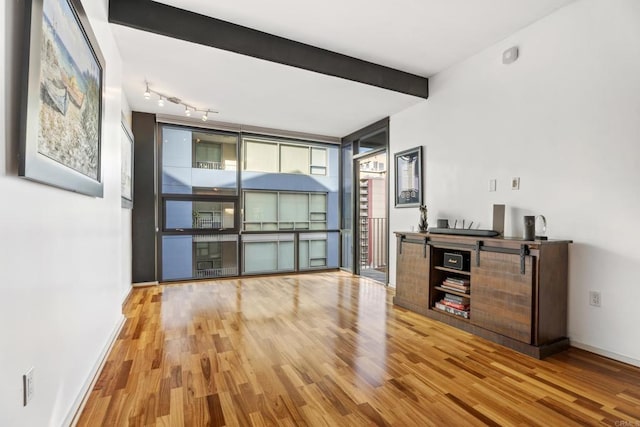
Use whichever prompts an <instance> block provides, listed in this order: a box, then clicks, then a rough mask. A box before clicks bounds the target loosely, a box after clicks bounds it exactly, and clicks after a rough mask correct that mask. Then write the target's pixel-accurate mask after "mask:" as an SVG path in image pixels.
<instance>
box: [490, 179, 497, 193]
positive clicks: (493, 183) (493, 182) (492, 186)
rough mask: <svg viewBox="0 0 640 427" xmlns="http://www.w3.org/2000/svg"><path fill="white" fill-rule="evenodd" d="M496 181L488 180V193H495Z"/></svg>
mask: <svg viewBox="0 0 640 427" xmlns="http://www.w3.org/2000/svg"><path fill="white" fill-rule="evenodd" d="M496 186H497V181H496V180H495V179H490V180H489V191H496Z"/></svg>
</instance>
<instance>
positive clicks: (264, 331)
mask: <svg viewBox="0 0 640 427" xmlns="http://www.w3.org/2000/svg"><path fill="white" fill-rule="evenodd" d="M391 296H392V291H391V290H388V289H386V288H385V287H383V286H381V285H379V284H377V283H376V282H373V281H370V280H368V279H361V278H354V277H352V276H351V275H348V274H345V273H319V274H308V275H299V276H279V277H268V278H243V279H237V280H236V279H232V280H220V281H211V282H198V283H189V284H175V285H165V286H156V287H151V288H143V289H134V290H132V294H131V296H130V298H129V299H128V301H127V303H126V304H125V308H124V310H125V314H126V317H127V321H126V324H125V326H124V328H123V330H122V333H121V334H120V336H119V337H118V339H117V341H116V343H115V344H114V348H113V350H112V351H111V353H110V355H109V357H108V360H107V362H106V365H105V367H104V369H103V371H102V373H101V374H100V377H99V379H98V381H97V383H96V385H95V388H94V389H93V391H92V392H91V394H90V396H89V399H88V402H87V404H86V406H85V408H84V411H83V413H82V414H81V415H80V419H79V423H78V424H79V425H81V426H99V425H104V426H119V425H125V426H126V425H157V426H183V425H184V426H205V425H212V426H220V425H228V426H236V425H239V426H249V425H285V426H286V425H291V426H292V425H314V426H315V425H330V426H346V425H354V426H360V425H397V426H413V425H415V426H429V425H433V426H443V425H453V426H458V425H464V426H467V425H469V426H474V425H540V426H571V425H580V426H582V425H594V424H607V425H613V426H620V427H634V426H640V369H637V368H634V367H631V366H629V365H625V364H622V363H618V362H615V361H612V360H609V359H606V358H602V357H599V356H596V355H593V354H591V353H587V352H584V351H581V350H577V349H573V348H572V349H570V350H569V351H566V352H563V353H560V354H558V355H555V356H553V357H550V358H548V359H545V360H543V361H539V360H535V359H532V358H529V357H527V356H523V355H521V354H518V353H516V352H514V351H512V350H509V349H506V348H504V347H501V346H499V345H496V344H493V343H490V342H488V341H485V340H483V339H481V338H478V337H475V336H473V335H470V334H467V333H465V332H461V331H459V330H457V329H454V328H451V327H449V326H446V325H444V324H441V323H438V322H436V321H433V320H430V319H427V318H425V317H422V316H420V315H417V314H414V313H411V312H409V311H406V310H404V309H400V308H397V307H394V306H393V305H392V303H391Z"/></svg>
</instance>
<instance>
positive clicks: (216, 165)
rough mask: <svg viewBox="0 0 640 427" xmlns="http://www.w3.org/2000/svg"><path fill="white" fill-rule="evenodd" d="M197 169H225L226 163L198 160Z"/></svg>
mask: <svg viewBox="0 0 640 427" xmlns="http://www.w3.org/2000/svg"><path fill="white" fill-rule="evenodd" d="M196 168H197V169H213V170H224V163H222V162H201V161H196Z"/></svg>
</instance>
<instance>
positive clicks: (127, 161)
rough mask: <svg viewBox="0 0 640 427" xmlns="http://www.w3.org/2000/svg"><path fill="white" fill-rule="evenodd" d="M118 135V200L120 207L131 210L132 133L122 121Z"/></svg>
mask: <svg viewBox="0 0 640 427" xmlns="http://www.w3.org/2000/svg"><path fill="white" fill-rule="evenodd" d="M121 128H122V132H121V135H120V156H121V162H120V198H121V205H122V207H123V208H126V209H133V147H134V144H135V143H134V139H133V132H131V129H129V126H127V123H126V121H125V120H124V117H123V120H122V125H121Z"/></svg>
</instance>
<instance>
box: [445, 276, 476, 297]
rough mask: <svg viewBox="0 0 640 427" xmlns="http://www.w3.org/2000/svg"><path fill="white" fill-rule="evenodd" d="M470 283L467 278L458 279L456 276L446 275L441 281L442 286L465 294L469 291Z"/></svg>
mask: <svg viewBox="0 0 640 427" xmlns="http://www.w3.org/2000/svg"><path fill="white" fill-rule="evenodd" d="M470 285H471V283H470V282H469V279H460V278H457V277H447V278H446V279H445V281H444V282H442V287H443V288H445V289H451V290H453V291H458V292H464V293H465V294H468V293H469V289H470Z"/></svg>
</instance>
